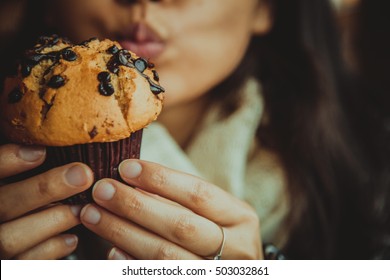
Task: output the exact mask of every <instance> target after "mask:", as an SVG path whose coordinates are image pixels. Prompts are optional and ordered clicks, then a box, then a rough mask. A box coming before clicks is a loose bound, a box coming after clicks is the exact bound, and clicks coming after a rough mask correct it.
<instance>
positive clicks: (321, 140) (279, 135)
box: [217, 0, 371, 259]
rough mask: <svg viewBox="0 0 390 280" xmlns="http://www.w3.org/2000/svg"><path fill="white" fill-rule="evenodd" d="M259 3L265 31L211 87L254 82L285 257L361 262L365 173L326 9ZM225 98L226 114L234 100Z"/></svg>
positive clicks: (316, 3)
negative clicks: (282, 179) (284, 191)
mask: <svg viewBox="0 0 390 280" xmlns="http://www.w3.org/2000/svg"><path fill="white" fill-rule="evenodd" d="M267 3H268V5H270V8H271V10H272V13H273V27H272V29H271V31H270V32H269V33H268V34H267V35H265V36H262V37H255V38H253V40H252V43H251V45H250V46H249V49H248V53H247V56H246V58H245V59H244V60H243V62H242V64H241V65H240V66H239V67H238V68H237V70H236V71H235V73H233V74H232V76H231V77H230V78H229V79H228V80H227V81H225V82H224V83H222V84H221V85H219V86H218V88H217V89H218V91H220V89H223V90H225V91H220V92H225V93H226V92H227V90H228V89H229V87H230V88H231V87H232V85H235V88H234V90H236V88H238V87H239V85H240V84H241V85H242V84H243V83H244V81H245V79H246V78H247V77H248V76H256V77H258V79H259V80H260V81H261V84H262V87H263V95H264V99H265V104H266V113H267V117H268V118H269V122H268V123H267V125H262V126H260V127H259V129H258V133H257V139H258V140H259V142H261V145H262V146H266V147H267V148H270V149H273V150H274V151H275V152H277V153H278V155H279V156H280V159H281V160H282V162H283V165H284V168H285V170H286V171H287V176H288V182H289V184H288V190H289V197H290V212H289V214H288V217H287V219H286V221H288V230H289V232H290V237H289V240H288V243H287V245H286V246H285V248H284V250H285V252H286V254H287V257H290V258H294V259H295V258H301V259H322V258H369V257H371V255H369V253H371V252H369V249H368V244H362V242H361V240H364V238H366V237H367V233H368V231H366V230H365V229H364V227H365V226H367V223H366V222H367V221H363V220H361V218H362V217H363V216H364V213H362V211H363V209H365V208H364V202H362V201H360V199H361V194H362V189H363V184H364V182H367V181H368V179H367V177H368V173H367V172H366V171H365V170H364V168H363V165H362V155H361V149H360V147H359V143H357V141H355V138H356V136H355V134H354V133H355V132H354V131H353V129H352V128H351V125H350V124H351V123H350V120H351V119H353V117H352V116H351V115H350V113H355V112H352V110H347V109H348V106H349V96H350V95H349V92H350V91H349V87H348V80H347V76H346V74H345V70H344V66H343V60H342V55H341V53H342V52H341V48H340V40H339V35H338V29H337V26H336V20H335V17H334V14H333V10H332V8H331V6H330V3H329V1H328V0H289V1H285V0H267ZM231 96H232V98H231V99H230V102H228V105H229V106H228V108H232V106H230V104H234V102H236V99H237V97H236V96H235V95H234V93H233V91H232V92H231ZM232 100H233V101H234V102H232ZM360 237H361V238H362V239H361V240H360V242H358V241H357V239H358V238H360ZM355 241H356V242H355ZM366 245H367V247H366Z"/></svg>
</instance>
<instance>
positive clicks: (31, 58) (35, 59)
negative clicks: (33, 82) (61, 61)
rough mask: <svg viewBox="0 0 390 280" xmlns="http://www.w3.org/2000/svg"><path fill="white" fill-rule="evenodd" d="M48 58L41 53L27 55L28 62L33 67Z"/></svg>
mask: <svg viewBox="0 0 390 280" xmlns="http://www.w3.org/2000/svg"><path fill="white" fill-rule="evenodd" d="M46 57H47V55H46V54H41V53H33V54H30V55H27V57H26V59H27V61H28V62H29V63H30V64H32V65H36V64H38V63H39V62H40V61H42V60H43V59H45V58H46Z"/></svg>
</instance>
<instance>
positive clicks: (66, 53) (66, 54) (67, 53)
mask: <svg viewBox="0 0 390 280" xmlns="http://www.w3.org/2000/svg"><path fill="white" fill-rule="evenodd" d="M62 57H63V58H64V59H65V60H67V61H75V60H76V59H77V54H76V53H75V52H74V51H72V50H70V49H64V50H63V51H62Z"/></svg>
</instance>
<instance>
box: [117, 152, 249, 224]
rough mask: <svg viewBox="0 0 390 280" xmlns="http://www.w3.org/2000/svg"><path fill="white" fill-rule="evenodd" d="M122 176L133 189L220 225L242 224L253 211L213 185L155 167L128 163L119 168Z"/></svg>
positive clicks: (138, 162) (164, 168)
mask: <svg viewBox="0 0 390 280" xmlns="http://www.w3.org/2000/svg"><path fill="white" fill-rule="evenodd" d="M119 172H120V174H121V177H122V179H123V180H124V181H126V182H127V183H129V184H130V185H132V186H134V187H139V188H141V189H144V190H146V191H148V192H151V193H155V194H158V195H161V196H163V197H165V198H168V199H170V200H173V201H175V202H177V203H179V204H181V205H183V206H185V207H186V208H188V209H190V210H192V211H193V212H195V213H197V214H199V215H201V216H203V217H205V218H208V219H210V220H212V221H214V222H216V223H218V224H220V225H226V226H227V225H229V224H232V223H234V222H236V221H242V219H245V217H247V214H248V212H247V211H246V209H248V210H249V209H250V206H249V205H248V204H246V203H244V202H243V201H241V200H239V199H237V198H235V197H234V196H232V195H231V194H229V193H227V192H225V191H223V190H222V189H221V188H219V187H217V186H215V185H213V184H211V183H208V182H206V181H204V180H202V179H200V178H198V177H196V176H192V175H190V174H186V173H182V172H179V171H176V170H173V169H170V168H167V167H164V166H161V165H159V164H156V163H152V162H147V161H141V160H133V159H131V160H126V161H123V162H122V163H121V164H120V165H119Z"/></svg>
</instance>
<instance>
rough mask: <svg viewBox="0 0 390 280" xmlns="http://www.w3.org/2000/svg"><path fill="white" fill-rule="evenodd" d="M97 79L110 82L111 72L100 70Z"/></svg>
mask: <svg viewBox="0 0 390 280" xmlns="http://www.w3.org/2000/svg"><path fill="white" fill-rule="evenodd" d="M98 80H99V81H100V82H102V83H109V82H111V74H110V73H109V72H107V71H104V72H100V73H99V74H98Z"/></svg>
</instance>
